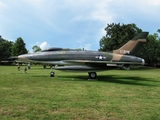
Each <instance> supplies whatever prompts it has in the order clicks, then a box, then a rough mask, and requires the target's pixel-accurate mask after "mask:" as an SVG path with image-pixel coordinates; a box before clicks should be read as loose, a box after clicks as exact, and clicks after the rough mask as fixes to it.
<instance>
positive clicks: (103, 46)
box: [99, 23, 142, 51]
mask: <svg viewBox="0 0 160 120" xmlns="http://www.w3.org/2000/svg"><path fill="white" fill-rule="evenodd" d="M105 31H106V36H103V37H102V39H101V40H100V49H99V50H100V51H112V50H115V49H118V48H120V47H121V46H122V45H124V43H126V42H127V41H128V40H130V39H132V38H133V37H134V36H135V35H136V34H138V33H140V32H141V31H142V30H141V29H140V28H138V27H137V26H136V25H135V24H122V25H121V24H120V23H118V24H116V23H111V24H107V27H106V28H105Z"/></svg>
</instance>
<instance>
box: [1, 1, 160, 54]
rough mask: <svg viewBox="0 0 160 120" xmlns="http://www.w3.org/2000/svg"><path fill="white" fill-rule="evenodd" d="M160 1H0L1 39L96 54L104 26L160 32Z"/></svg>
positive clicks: (27, 46) (28, 45)
mask: <svg viewBox="0 0 160 120" xmlns="http://www.w3.org/2000/svg"><path fill="white" fill-rule="evenodd" d="M159 9H160V0H0V35H1V36H2V38H4V39H6V40H11V41H15V40H16V39H17V38H19V37H21V38H22V39H23V40H24V42H25V44H26V48H27V50H29V51H30V52H32V47H33V46H34V45H37V46H39V47H40V48H41V49H46V48H49V47H62V48H72V49H74V48H75V49H76V48H81V49H83V48H84V49H85V50H98V49H99V48H100V45H99V41H100V39H101V38H102V37H103V36H105V35H106V31H105V30H104V29H105V27H107V24H110V23H121V24H132V23H134V24H136V26H137V27H139V28H141V29H142V30H143V31H148V32H150V34H153V33H156V32H157V30H158V29H160V15H159Z"/></svg>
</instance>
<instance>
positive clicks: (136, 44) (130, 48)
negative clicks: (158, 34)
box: [113, 32, 148, 55]
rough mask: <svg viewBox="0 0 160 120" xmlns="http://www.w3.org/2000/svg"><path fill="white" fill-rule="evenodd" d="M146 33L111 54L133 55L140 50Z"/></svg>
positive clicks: (140, 34)
mask: <svg viewBox="0 0 160 120" xmlns="http://www.w3.org/2000/svg"><path fill="white" fill-rule="evenodd" d="M147 35H148V32H141V33H139V34H138V35H137V36H135V37H134V38H132V39H131V40H129V41H128V42H127V43H126V44H124V45H123V46H122V47H121V48H119V49H117V50H113V53H116V54H122V55H125V54H130V55H134V54H135V53H136V52H137V51H138V50H139V48H140V46H141V44H142V43H144V42H146V38H147Z"/></svg>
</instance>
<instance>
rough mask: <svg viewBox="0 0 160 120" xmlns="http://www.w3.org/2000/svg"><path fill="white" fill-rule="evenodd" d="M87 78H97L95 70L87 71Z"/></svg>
mask: <svg viewBox="0 0 160 120" xmlns="http://www.w3.org/2000/svg"><path fill="white" fill-rule="evenodd" d="M88 75H89V79H96V78H97V73H96V72H88Z"/></svg>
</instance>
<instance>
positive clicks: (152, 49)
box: [137, 33, 160, 66]
mask: <svg viewBox="0 0 160 120" xmlns="http://www.w3.org/2000/svg"><path fill="white" fill-rule="evenodd" d="M139 51H140V52H138V54H137V56H139V57H142V58H144V59H145V61H146V63H148V65H155V66H156V65H157V63H158V62H160V40H159V36H158V34H157V33H154V34H153V35H151V34H150V35H148V37H147V42H146V44H144V45H143V47H141V49H140V50H139Z"/></svg>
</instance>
